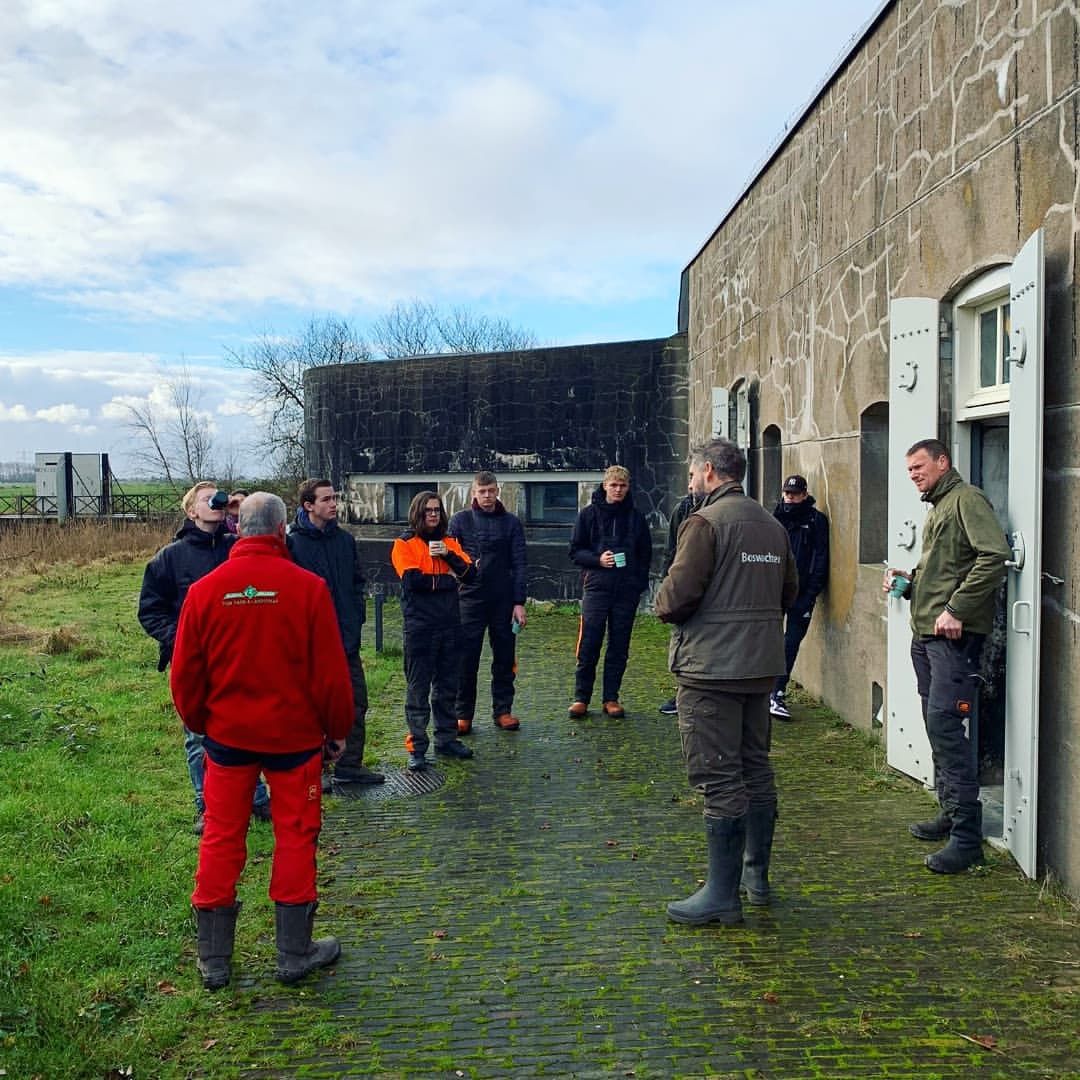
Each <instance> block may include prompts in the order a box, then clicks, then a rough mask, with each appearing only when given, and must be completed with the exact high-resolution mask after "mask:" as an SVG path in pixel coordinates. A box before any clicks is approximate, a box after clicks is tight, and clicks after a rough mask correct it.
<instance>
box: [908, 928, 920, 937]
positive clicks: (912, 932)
mask: <svg viewBox="0 0 1080 1080" xmlns="http://www.w3.org/2000/svg"><path fill="white" fill-rule="evenodd" d="M904 937H907V938H920V937H922V931H921V930H909V931H908V932H907V933H906V934H905V935H904Z"/></svg>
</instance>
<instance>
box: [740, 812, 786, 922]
mask: <svg viewBox="0 0 1080 1080" xmlns="http://www.w3.org/2000/svg"><path fill="white" fill-rule="evenodd" d="M777 816H778V815H777V813H776V800H775V799H773V800H772V801H771V802H767V803H761V804H759V805H756V806H755V805H754V804H753V803H751V804H750V809H749V810H747V812H746V852H745V854H744V855H743V864H742V888H743V889H744V890H745V892H746V899H747V901H748V902H749V903H751V904H754V905H755V906H757V907H762V906H764V905H765V904H767V903H768V902H769V900H770V898H771V893H770V890H769V858H770V856H771V854H772V842H773V831H774V830H775V828H776V819H777Z"/></svg>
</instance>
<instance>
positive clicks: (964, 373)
mask: <svg viewBox="0 0 1080 1080" xmlns="http://www.w3.org/2000/svg"><path fill="white" fill-rule="evenodd" d="M1010 329H1011V323H1010V308H1009V268H1008V267H1007V266H1003V267H998V268H997V269H995V270H990V271H988V272H987V273H985V274H982V275H980V276H979V277H977V278H976V279H975V280H974V281H972V282H970V283H969V284H968V285H967V286H965V287H964V289H963V290H962V291H961V292H960V294H959V295H958V296H957V297H956V300H955V301H953V333H954V344H955V353H954V355H955V357H956V365H955V373H956V404H957V416H956V419H957V420H974V419H978V418H979V417H982V416H993V415H998V414H1000V413H1002V412H1007V411H1008V407H1009V359H1008V358H1009V331H1010Z"/></svg>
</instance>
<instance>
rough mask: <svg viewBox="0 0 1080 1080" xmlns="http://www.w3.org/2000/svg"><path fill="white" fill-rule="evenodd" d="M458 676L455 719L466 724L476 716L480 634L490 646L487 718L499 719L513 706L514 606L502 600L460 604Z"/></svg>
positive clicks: (481, 650)
mask: <svg viewBox="0 0 1080 1080" xmlns="http://www.w3.org/2000/svg"><path fill="white" fill-rule="evenodd" d="M460 605H461V674H460V678H459V681H458V690H457V708H456V712H457V715H458V716H461V717H465V718H467V719H469V720H471V719H472V718H473V714H474V713H475V712H476V680H477V674H478V672H479V669H480V654H481V653H482V652H483V651H484V634H487V636H488V640H489V641H490V642H491V715H492V716H502V714H503V713H508V712H511V711H512V709H513V706H514V675H515V673H516V671H517V664H516V661H515V657H514V646H515V645H516V639H515V638H514V632H513V630H512V629H511V625H510V623H511V620H512V619H513V615H514V605H513V603H512V602H511V601H509V600H505V599H499V600H483V599H481V600H471V599H470V600H466V599H465V598H464V597H462V598H461V600H460Z"/></svg>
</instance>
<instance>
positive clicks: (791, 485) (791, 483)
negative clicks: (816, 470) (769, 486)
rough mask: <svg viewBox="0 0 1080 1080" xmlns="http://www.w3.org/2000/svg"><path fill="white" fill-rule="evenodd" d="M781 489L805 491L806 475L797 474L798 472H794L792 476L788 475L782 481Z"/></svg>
mask: <svg viewBox="0 0 1080 1080" xmlns="http://www.w3.org/2000/svg"><path fill="white" fill-rule="evenodd" d="M783 490H784V491H794V492H804V491H806V477H805V476H799V475H798V474H796V475H794V476H789V477H788V478H787V479H786V480H785V481H784V487H783Z"/></svg>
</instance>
